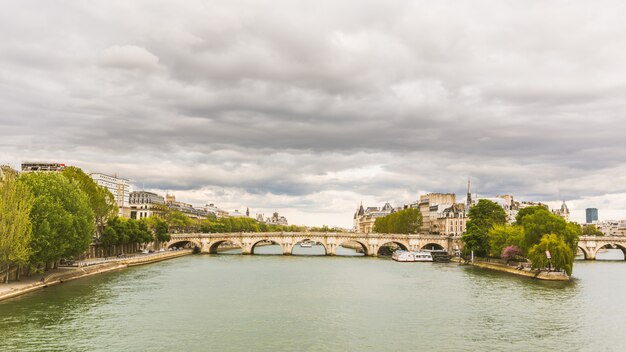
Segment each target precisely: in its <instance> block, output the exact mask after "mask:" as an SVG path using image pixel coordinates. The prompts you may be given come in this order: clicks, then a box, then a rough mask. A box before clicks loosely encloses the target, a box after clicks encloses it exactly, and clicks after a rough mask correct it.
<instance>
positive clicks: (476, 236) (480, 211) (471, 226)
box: [462, 199, 506, 256]
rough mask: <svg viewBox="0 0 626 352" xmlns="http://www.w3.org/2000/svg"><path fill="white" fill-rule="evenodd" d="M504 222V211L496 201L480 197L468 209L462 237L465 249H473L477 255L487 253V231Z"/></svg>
mask: <svg viewBox="0 0 626 352" xmlns="http://www.w3.org/2000/svg"><path fill="white" fill-rule="evenodd" d="M505 223H506V213H505V212H504V209H502V207H501V206H499V205H498V204H497V203H495V202H492V201H490V200H487V199H481V200H479V201H478V203H477V204H476V205H474V206H473V207H471V208H470V209H469V220H468V221H467V224H466V232H465V234H464V235H463V237H462V239H463V242H464V243H465V248H464V250H465V251H468V252H469V251H474V252H475V253H476V255H478V256H484V255H487V254H489V236H488V233H489V231H490V230H491V229H492V228H493V227H494V226H495V225H503V224H505Z"/></svg>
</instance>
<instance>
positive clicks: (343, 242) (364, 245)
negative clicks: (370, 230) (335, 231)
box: [333, 239, 370, 257]
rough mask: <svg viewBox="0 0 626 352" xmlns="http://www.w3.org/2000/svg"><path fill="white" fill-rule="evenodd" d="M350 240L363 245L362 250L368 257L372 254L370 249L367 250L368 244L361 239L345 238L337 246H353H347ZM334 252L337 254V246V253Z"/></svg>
mask: <svg viewBox="0 0 626 352" xmlns="http://www.w3.org/2000/svg"><path fill="white" fill-rule="evenodd" d="M348 242H353V243H356V244H358V245H360V246H361V250H362V251H363V255H364V256H366V257H367V256H368V255H369V254H370V253H369V251H368V250H367V245H366V244H365V243H363V242H361V241H359V240H353V239H348V240H345V241H341V242H339V244H338V245H337V247H344V248H351V247H349V246H345V245H346V244H348ZM333 254H337V249H336V248H335V253H333Z"/></svg>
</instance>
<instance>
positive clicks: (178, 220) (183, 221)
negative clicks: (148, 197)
mask: <svg viewBox="0 0 626 352" xmlns="http://www.w3.org/2000/svg"><path fill="white" fill-rule="evenodd" d="M166 218H167V223H168V225H169V226H170V227H174V228H186V227H189V226H191V225H192V220H191V219H190V218H189V217H188V216H186V215H185V214H183V213H181V212H180V211H171V212H169V214H167V217H166Z"/></svg>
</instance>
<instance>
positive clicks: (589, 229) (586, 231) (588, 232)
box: [581, 224, 604, 236]
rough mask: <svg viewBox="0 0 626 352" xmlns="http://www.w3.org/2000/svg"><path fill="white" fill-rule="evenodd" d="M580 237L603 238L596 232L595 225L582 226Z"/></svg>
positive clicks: (600, 232) (600, 233) (598, 231)
mask: <svg viewBox="0 0 626 352" xmlns="http://www.w3.org/2000/svg"><path fill="white" fill-rule="evenodd" d="M581 236H604V233H602V231H600V230H598V228H597V227H596V225H591V224H590V225H585V226H583V230H582V233H581Z"/></svg>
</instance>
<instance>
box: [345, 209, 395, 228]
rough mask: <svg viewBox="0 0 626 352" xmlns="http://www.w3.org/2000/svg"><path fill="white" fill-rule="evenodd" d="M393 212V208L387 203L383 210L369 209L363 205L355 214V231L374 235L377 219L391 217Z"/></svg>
mask: <svg viewBox="0 0 626 352" xmlns="http://www.w3.org/2000/svg"><path fill="white" fill-rule="evenodd" d="M392 212H393V207H392V206H391V205H390V204H389V203H385V205H383V206H382V208H378V207H367V208H364V207H363V204H361V205H360V206H359V207H358V208H357V210H356V212H355V213H354V218H353V220H354V222H353V229H354V232H356V233H372V232H374V222H376V219H377V218H380V217H383V216H386V215H389V214H391V213H392Z"/></svg>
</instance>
